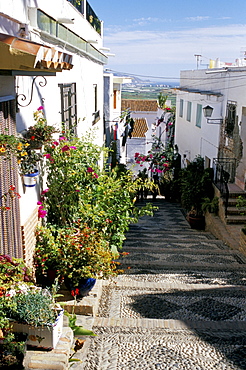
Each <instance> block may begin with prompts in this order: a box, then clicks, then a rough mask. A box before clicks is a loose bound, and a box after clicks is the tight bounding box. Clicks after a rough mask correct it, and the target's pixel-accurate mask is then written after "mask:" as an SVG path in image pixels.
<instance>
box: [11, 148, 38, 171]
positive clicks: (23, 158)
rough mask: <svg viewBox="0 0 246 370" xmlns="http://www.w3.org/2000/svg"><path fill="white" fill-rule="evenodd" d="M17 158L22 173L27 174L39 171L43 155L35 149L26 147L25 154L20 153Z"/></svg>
mask: <svg viewBox="0 0 246 370" xmlns="http://www.w3.org/2000/svg"><path fill="white" fill-rule="evenodd" d="M17 158H18V164H19V170H20V174H21V175H25V174H30V173H34V172H36V171H37V167H38V164H39V162H40V161H41V159H42V158H43V155H42V153H38V152H36V151H35V150H33V149H30V148H26V151H25V155H22V154H20V155H18V156H17Z"/></svg>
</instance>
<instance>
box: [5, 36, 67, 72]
mask: <svg viewBox="0 0 246 370" xmlns="http://www.w3.org/2000/svg"><path fill="white" fill-rule="evenodd" d="M0 55H1V57H0V70H16V71H33V72H38V71H45V72H62V71H63V70H69V69H71V68H73V65H72V55H71V54H67V53H64V52H63V51H60V50H57V49H56V48H53V47H50V46H47V45H42V44H39V43H37V42H33V41H30V40H26V39H21V38H18V37H15V36H11V35H7V34H3V33H0Z"/></svg>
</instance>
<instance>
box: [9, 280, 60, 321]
mask: <svg viewBox="0 0 246 370" xmlns="http://www.w3.org/2000/svg"><path fill="white" fill-rule="evenodd" d="M5 299H6V301H7V302H9V303H10V305H9V306H8V307H6V309H5V311H6V316H7V317H8V318H10V319H12V320H14V321H17V322H18V323H23V324H28V325H31V326H33V327H38V326H51V325H52V324H53V323H54V322H55V320H56V317H57V312H56V310H54V301H53V298H52V295H51V294H50V292H49V291H48V290H47V289H42V288H39V287H36V286H31V287H30V286H26V285H24V284H22V285H19V286H16V287H15V289H11V290H9V291H7V292H6V293H5Z"/></svg>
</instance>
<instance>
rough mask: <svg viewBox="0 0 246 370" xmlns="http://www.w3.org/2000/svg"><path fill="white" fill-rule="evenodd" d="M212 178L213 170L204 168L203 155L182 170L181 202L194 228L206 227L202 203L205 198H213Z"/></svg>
mask: <svg viewBox="0 0 246 370" xmlns="http://www.w3.org/2000/svg"><path fill="white" fill-rule="evenodd" d="M212 179H213V174H212V170H211V169H210V168H207V169H205V168H204V159H203V158H202V157H201V156H197V157H196V158H195V159H194V161H192V162H190V163H189V165H188V166H187V167H186V168H185V169H183V170H182V172H181V204H182V206H183V207H184V208H185V210H186V212H187V220H188V222H189V223H190V225H191V227H192V228H195V229H204V227H205V217H204V213H203V210H202V204H203V199H204V198H206V197H209V198H210V199H212V198H213V193H214V191H213V186H212Z"/></svg>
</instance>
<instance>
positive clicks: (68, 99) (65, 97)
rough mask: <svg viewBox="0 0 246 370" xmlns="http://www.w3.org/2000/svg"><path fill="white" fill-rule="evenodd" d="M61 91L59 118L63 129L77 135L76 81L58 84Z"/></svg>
mask: <svg viewBox="0 0 246 370" xmlns="http://www.w3.org/2000/svg"><path fill="white" fill-rule="evenodd" d="M59 87H60V92H61V120H62V127H63V130H64V131H68V132H70V133H71V134H73V135H75V136H76V135H77V97H76V83H70V84H59Z"/></svg>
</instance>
